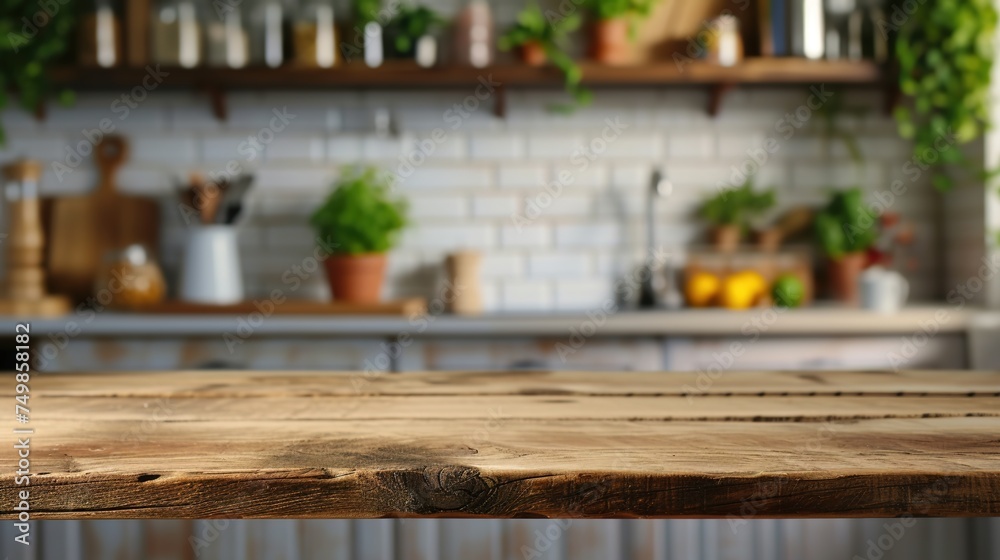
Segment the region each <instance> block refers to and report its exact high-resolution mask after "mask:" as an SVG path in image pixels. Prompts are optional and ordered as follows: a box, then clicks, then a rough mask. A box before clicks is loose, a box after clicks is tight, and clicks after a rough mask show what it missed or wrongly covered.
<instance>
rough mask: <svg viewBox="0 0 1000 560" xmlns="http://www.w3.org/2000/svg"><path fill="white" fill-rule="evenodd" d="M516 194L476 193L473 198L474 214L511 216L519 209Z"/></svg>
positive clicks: (482, 216) (476, 215)
mask: <svg viewBox="0 0 1000 560" xmlns="http://www.w3.org/2000/svg"><path fill="white" fill-rule="evenodd" d="M518 202H519V200H518V198H517V197H516V196H486V195H476V196H474V197H473V198H472V215H473V217H476V218H510V217H511V215H512V214H515V213H516V212H517V211H518Z"/></svg>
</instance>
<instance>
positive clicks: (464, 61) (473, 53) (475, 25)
mask: <svg viewBox="0 0 1000 560" xmlns="http://www.w3.org/2000/svg"><path fill="white" fill-rule="evenodd" d="M495 34H496V31H495V29H494V24H493V12H492V11H491V10H490V5H489V3H488V2H486V1H485V0H470V2H469V3H468V4H467V5H466V6H465V8H463V9H462V11H461V12H459V14H458V18H457V19H456V20H455V62H456V63H457V64H459V65H463V66H473V67H475V68H485V67H487V66H489V65H490V64H492V63H493V56H494V51H493V45H494V43H495V42H496V41H495V40H494V35H495Z"/></svg>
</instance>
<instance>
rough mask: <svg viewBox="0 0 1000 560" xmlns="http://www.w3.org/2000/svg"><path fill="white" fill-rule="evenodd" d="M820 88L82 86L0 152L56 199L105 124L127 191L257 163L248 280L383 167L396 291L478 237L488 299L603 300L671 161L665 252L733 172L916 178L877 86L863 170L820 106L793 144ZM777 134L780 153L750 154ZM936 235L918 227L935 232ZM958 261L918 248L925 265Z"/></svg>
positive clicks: (920, 197)
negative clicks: (124, 112)
mask: <svg viewBox="0 0 1000 560" xmlns="http://www.w3.org/2000/svg"><path fill="white" fill-rule="evenodd" d="M806 95H807V93H806V92H805V91H799V90H794V91H793V90H771V89H760V90H751V89H748V90H736V91H733V92H730V93H729V94H728V95H727V96H726V97H725V99H724V102H723V106H722V108H721V112H720V114H719V115H718V116H717V117H715V118H712V117H710V116H708V115H707V114H706V111H705V104H706V94H705V92H704V91H701V90H697V89H690V90H688V89H667V90H662V91H660V90H653V89H640V90H629V91H625V90H601V91H598V92H596V100H595V103H594V105H593V106H591V107H587V108H583V109H580V110H578V111H576V112H574V113H572V114H568V115H565V114H558V113H554V112H552V111H550V110H549V106H550V105H551V104H552V103H559V102H564V101H566V100H567V96H566V94H565V93H564V92H560V91H555V90H553V91H543V92H540V91H535V90H517V89H515V90H511V91H509V92H508V99H507V101H508V113H507V117H506V118H504V119H500V118H497V117H496V116H494V115H493V99H485V100H479V99H475V97H474V88H471V89H470V88H455V89H453V90H446V91H434V92H429V91H415V92H407V91H377V92H362V91H342V92H316V91H308V92H306V91H303V92H293V91H279V92H253V91H251V92H235V93H234V94H232V95H230V96H229V98H228V102H229V108H230V116H229V119H228V120H227V121H219V120H217V119H216V118H215V116H214V115H213V114H212V113H211V110H210V107H209V104H208V103H207V102H205V99H204V98H203V97H202V96H198V95H194V94H189V93H182V92H180V93H179V92H172V91H166V90H164V91H156V92H153V93H152V94H151V95H150V96H149V97H148V98H147V99H146V100H145V101H143V102H142V103H141V104H140V106H139V107H138V108H137V109H132V110H131V111H130V114H129V116H128V118H127V119H125V120H124V121H118V120H117V117H118V116H119V114H118V113H115V112H112V111H111V103H112V102H113V101H114V98H113V97H109V96H108V95H106V94H89V93H86V94H81V96H80V100H79V101H78V103H77V105H76V106H74V107H69V108H61V107H52V108H51V109H50V114H49V118H48V119H47V120H45V121H44V122H36V121H34V119H33V118H32V117H31V115H28V114H27V113H24V112H21V111H16V112H15V111H11V110H7V111H4V112H3V118H4V123H5V125H6V126H7V129H8V132H9V133H10V134H9V142H8V145H7V146H6V147H4V148H0V160H3V161H6V160H9V159H12V158H14V157H16V156H18V155H26V156H31V157H36V158H41V159H42V160H43V161H45V162H46V172H45V175H44V177H43V182H42V190H43V193H45V194H68V193H80V192H86V191H88V190H90V189H91V188H92V187H93V186H94V185H95V184H96V181H97V178H96V173H95V170H94V167H93V163H92V155H90V154H89V153H88V154H86V155H84V157H82V159H81V161H80V163H79V165H75V166H73V170H72V171H70V172H69V173H64V177H63V179H62V180H61V181H60V180H59V179H58V178H57V177H56V176H55V171H54V170H53V168H52V162H54V161H58V162H63V160H64V159H65V157H66V149H67V146H72V147H74V149H75V146H77V144H79V142H81V141H84V137H83V130H85V129H87V130H89V129H92V128H94V127H97V126H99V125H100V120H101V119H102V118H110V119H112V122H113V124H115V126H116V129H119V130H121V131H123V132H124V133H126V134H127V135H129V136H130V137H131V138H132V140H133V150H132V155H131V159H130V161H129V162H128V164H127V165H126V166H125V167H124V168H123V169H122V171H121V174H120V176H119V183H120V184H121V186H122V189H123V190H127V191H129V192H134V193H140V194H147V195H154V196H155V195H163V194H169V193H170V191H171V189H172V188H173V179H174V177H175V176H176V177H178V178H183V177H184V176H186V175H187V174H188V173H190V172H191V171H193V170H199V171H202V172H205V173H209V172H219V171H222V170H224V169H225V167H226V166H227V164H229V165H237V166H239V168H240V169H242V170H246V171H252V172H255V173H256V181H255V188H254V191H253V192H252V194H251V195H250V198H249V199H248V203H247V208H246V212H245V223H244V224H243V230H242V237H241V246H242V247H243V250H244V252H245V253H246V255H247V258H246V260H245V261H244V272H245V275H246V278H247V286H248V287H250V289H251V291H252V292H253V291H261V292H262V291H264V290H266V289H267V288H268V286H272V285H274V283H276V282H277V283H280V281H281V280H280V278H281V274H282V272H283V271H284V270H285V269H286V268H287V267H288V266H290V265H291V264H294V263H296V262H298V261H299V260H301V258H304V257H305V256H307V255H308V253H309V252H310V251H311V248H312V246H313V245H314V242H315V241H314V234H313V232H312V231H311V230H310V228H309V226H308V217H309V215H310V214H311V213H312V211H313V210H314V209H315V208H316V207H317V206H318V205H319V204H320V203H321V201H322V199H323V198H324V197H325V196H326V195H327V193H328V192H329V190H330V188H331V186H332V184H333V181H334V180H335V179H336V178H337V177H338V176H339V175H340V173H341V172H342V170H343V169H344V168H345V167H347V166H351V165H355V164H374V165H376V166H378V167H381V168H383V169H385V170H387V171H390V172H392V173H394V174H395V175H396V176H397V179H398V184H397V187H398V188H397V190H396V193H397V194H400V195H402V196H405V197H406V198H407V199H408V200H409V202H410V220H411V223H412V225H411V226H410V227H408V228H407V229H406V230H405V231H404V232H403V234H402V236H401V245H400V246H399V247H398V248H397V249H395V250H394V251H393V254H392V258H391V260H390V269H389V279H388V282H387V285H386V295H387V296H402V295H424V296H428V295H433V292H434V290H435V285H436V282H437V280H438V279H439V278H440V270H441V262H442V258H443V257H444V256H445V255H446V254H447V253H448V252H450V251H453V250H456V249H461V248H471V249H478V250H480V251H481V252H482V254H483V264H482V279H483V282H482V285H483V298H484V302H485V305H486V308H487V309H488V310H504V311H545V310H564V311H579V310H583V309H591V308H595V307H598V306H600V305H601V304H603V302H604V301H606V299H607V298H609V297H611V295H612V294H611V291H612V287H613V285H612V282H613V281H614V279H616V278H618V277H620V276H621V275H623V274H626V273H628V272H629V271H630V270H631V269H632V268H633V267H634V266H635V265H636V264H637V263H638V262H640V261H641V258H642V255H643V253H644V247H645V242H646V231H645V222H644V217H645V213H646V210H647V208H648V205H649V200H648V188H649V180H650V176H651V173H652V171H653V169H654V168H656V167H657V166H662V167H663V168H664V169H665V171H666V172H667V174H668V176H669V177H670V178H671V179H672V181H673V183H674V191H673V193H672V194H671V195H670V196H669V197H667V198H665V199H662V200H660V201H658V203H657V204H658V208H657V219H658V223H657V228H656V234H657V240H658V243H660V244H662V245H665V246H668V247H670V248H671V250H682V249H683V248H684V247H685V246H687V245H688V244H691V243H702V242H703V239H702V233H703V229H704V228H703V225H702V224H701V223H700V222H699V221H698V220H697V219H696V218H695V217H694V213H695V211H696V209H697V207H698V206H699V205H700V204H701V203H702V201H703V200H704V199H705V198H706V197H708V196H710V195H712V194H714V193H715V192H716V189H718V188H719V187H720V185H729V184H731V183H732V184H738V183H739V182H742V180H743V177H744V173H754V174H755V181H756V183H757V185H758V186H759V187H761V188H765V187H771V186H774V187H776V188H777V190H778V193H779V199H778V203H779V207H781V208H787V207H790V206H793V205H796V204H810V205H819V204H822V203H823V202H824V201H825V200H826V199H827V197H828V189H829V188H830V187H835V188H843V187H848V186H852V185H855V184H859V185H861V186H863V187H864V188H865V189H866V190H868V191H869V192H874V191H875V190H878V189H883V190H884V189H886V188H888V186H889V182H891V181H892V180H894V179H897V178H903V179H905V180H907V181H909V178H910V177H909V176H904V175H903V172H902V165H903V163H905V162H906V161H907V160H908V159H909V154H910V152H909V150H910V147H909V144H908V143H907V142H904V141H901V140H899V139H898V137H897V136H896V133H895V125H894V123H893V121H892V119H891V118H888V117H883V116H881V115H880V114H879V112H878V108H879V107H880V102H881V101H880V97H879V95H878V94H872V93H871V92H866V93H862V94H857V95H855V94H851V95H850V96H847V97H845V98H844V100H845V103H846V102H847V100H848V99H849V100H850V101H851V106H856V105H863V104H866V103H867V104H868V105H870V106H871V107H872V115H870V116H868V117H865V118H854V117H852V116H850V115H844V116H843V117H842V118H840V119H839V125H840V127H841V128H843V129H846V130H850V131H851V132H852V133H853V134H854V135H855V136H856V137H857V138H858V144H859V147H860V148H861V150H862V152H863V154H864V157H865V161H864V163H863V165H861V166H857V165H855V164H854V163H853V162H852V161H851V159H850V155H849V153H848V152H847V151H846V149H845V148H844V146H843V143H842V142H840V141H839V140H837V139H827V138H825V137H824V135H823V134H822V130H821V127H820V126H819V124H820V123H819V119H817V118H815V115H813V117H812V118H810V119H809V121H808V123H806V124H805V125H804V126H802V127H801V128H796V129H794V134H793V136H792V137H791V138H789V139H786V138H784V137H783V134H782V132H781V131H779V130H777V129H776V128H775V126H776V125H777V124H778V122H779V120H780V119H781V118H783V117H784V116H785V115H786V114H788V112H789V111H794V110H795V109H796V108H797V107H798V106H799V105H801V103H802V102H803V100H804V99H805V96H806ZM470 96H472V97H471V98H470ZM470 99H471V101H470ZM463 104H464V106H463ZM456 105H457V108H456ZM283 108H287V114H288V115H294V117H293V118H290V119H289V120H288V122H282V121H281V120H280V119H278V120H275V119H276V115H275V112H274V110H275V109H279V110H281V109H283ZM383 109H385V110H388V111H389V112H390V114H391V116H392V120H393V130H394V131H396V132H397V134H396V135H386V136H376V135H375V134H374V132H373V131H374V127H373V125H374V114H375V111H376V110H383ZM272 123H273V124H274V125H275V127H273V128H272ZM616 135H617V137H616V138H615V139H614V140H613V141H611V140H610V139H611V138H613V137H615V136H616ZM769 138H774V139H775V141H776V142H777V150H776V151H775V152H774V153H768V154H767V156H766V159H765V160H764V161H762V162H761V161H755V157H754V155H755V154H757V155H758V157H757V158H756V159H761V158H760V157H759V156H760V154H761V151H760V149H761V148H762V147H764V148H765V151H766V145H765V144H762V142H766V141H767V140H768V139H769ZM929 175H930V174H929V173H925V174H924V176H921V177H920V178H919V179H918V180H917V181H916V182H915V183H911V182H907V187H908V188H909V192H908V193H907V194H906V195H905V196H904V197H902V198H900V199H899V200H897V201H896V202H895V203H894V206H893V209H895V210H900V211H902V212H904V214H905V215H906V216H908V217H911V218H915V219H918V220H924V221H926V220H927V219H928V218H929V217H931V216H933V215H934V211H935V198H934V197H933V195H931V194H928V193H930V192H932V191H931V190H930V189H929V188H928V182H929ZM164 200H170V201H172V200H174V198H173V197H170V198H169V199H167V198H164ZM971 210H975V209H971ZM971 210H970V211H971ZM163 213H164V219H165V222H167V224H168V226H167V229H166V230H165V231H164V235H163V239H164V241H163V248H164V249H163V250H164V254H163V255H162V258H161V260H162V262H163V263H164V265H165V266H166V267H167V268H168V274H174V273H175V271H176V266H177V263H178V262H179V260H180V259H179V256H180V251H181V246H182V243H183V238H184V235H185V231H186V230H185V229H184V228H183V226H182V225H181V222H180V218H179V216H178V215H177V214H176V212H175V209H174V208H172V207H171V205H170V204H169V203H168V204H165V205H164V209H163ZM959 229H961V228H953V230H954V231H958V230H959ZM972 230H974V228H970V230H969V232H966V231H964V230H963V231H962V232H963V234H966V235H972V234H974V231H972ZM954 231H953V232H952V233H954ZM931 234H932V232H928V231H923V230H922V231H921V235H922V236H926V237H927V238H928V239H930V237H931ZM979 236H980V237H981V232H980V235H979ZM922 246H923V245H921V247H922ZM922 253H927V254H930V253H931V251H922ZM947 264H949V263H937V262H936V258H935V257H934V256H925V255H921V263H920V269H919V270H920V271H921V272H920V274H922V275H925V276H928V275H930V273H929V272H928V271H933V270H936V268H937V267H938V266H940V265H947ZM950 264H954V263H950ZM317 285H322V286H325V282H317ZM915 285H917V286H918V287H920V286H925V285H929V284H928V283H926V282H925V283H924V284H919V283H917V284H915ZM918 291H919V292H920V293H921V294H924V293H925V292H927V289H926V288H920V289H919V290H918Z"/></svg>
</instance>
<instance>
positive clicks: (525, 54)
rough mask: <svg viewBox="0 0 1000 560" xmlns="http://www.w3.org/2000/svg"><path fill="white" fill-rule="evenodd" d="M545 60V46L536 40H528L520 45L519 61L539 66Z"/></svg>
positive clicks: (546, 58)
mask: <svg viewBox="0 0 1000 560" xmlns="http://www.w3.org/2000/svg"><path fill="white" fill-rule="evenodd" d="M547 60H548V56H547V55H546V54H545V48H544V47H542V44H541V43H539V42H538V41H528V42H527V43H525V44H523V45H521V61H522V62H524V63H525V64H527V65H528V66H541V65H543V64H545V62H546V61H547Z"/></svg>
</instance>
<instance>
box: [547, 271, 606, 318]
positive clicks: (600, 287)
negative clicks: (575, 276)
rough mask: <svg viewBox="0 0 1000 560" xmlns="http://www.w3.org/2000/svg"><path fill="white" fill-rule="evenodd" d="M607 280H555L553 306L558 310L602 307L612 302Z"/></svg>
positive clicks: (581, 309) (582, 309)
mask: <svg viewBox="0 0 1000 560" xmlns="http://www.w3.org/2000/svg"><path fill="white" fill-rule="evenodd" d="M613 291H614V290H613V283H612V282H611V281H609V280H603V279H595V280H557V281H556V285H555V295H556V298H555V299H556V301H555V308H556V309H557V310H559V311H584V310H591V309H595V310H596V309H604V308H607V307H608V306H610V305H612V304H613V303H614V301H615V300H614V293H613Z"/></svg>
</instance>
